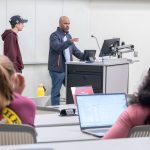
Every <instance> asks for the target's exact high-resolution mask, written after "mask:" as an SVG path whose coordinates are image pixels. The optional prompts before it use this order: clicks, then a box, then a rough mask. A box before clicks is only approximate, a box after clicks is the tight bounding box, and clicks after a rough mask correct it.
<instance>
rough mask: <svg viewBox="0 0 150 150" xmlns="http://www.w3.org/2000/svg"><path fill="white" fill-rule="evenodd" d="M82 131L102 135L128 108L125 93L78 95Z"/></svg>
mask: <svg viewBox="0 0 150 150" xmlns="http://www.w3.org/2000/svg"><path fill="white" fill-rule="evenodd" d="M76 100H77V108H78V115H79V123H80V128H81V131H82V132H84V133H87V134H91V135H94V136H96V137H102V136H104V134H105V133H106V132H107V131H108V130H109V128H110V127H111V126H112V125H113V124H114V123H115V121H116V120H117V118H118V117H119V115H120V114H121V113H122V112H123V111H124V109H125V108H127V101H126V96H125V94H124V93H113V94H93V95H77V96H76Z"/></svg>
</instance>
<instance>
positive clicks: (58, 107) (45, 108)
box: [37, 104, 77, 112]
mask: <svg viewBox="0 0 150 150" xmlns="http://www.w3.org/2000/svg"><path fill="white" fill-rule="evenodd" d="M68 108H75V109H76V108H77V106H76V105H75V104H67V105H56V106H37V109H38V110H42V111H53V112H60V111H61V110H62V109H68Z"/></svg>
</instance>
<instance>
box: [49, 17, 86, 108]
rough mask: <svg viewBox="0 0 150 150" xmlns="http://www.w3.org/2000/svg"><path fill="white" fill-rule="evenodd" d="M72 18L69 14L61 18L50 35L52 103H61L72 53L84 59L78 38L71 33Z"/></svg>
mask: <svg viewBox="0 0 150 150" xmlns="http://www.w3.org/2000/svg"><path fill="white" fill-rule="evenodd" d="M69 26H70V20H69V18H68V17H67V16H62V17H60V19H59V27H58V28H57V30H56V31H55V32H53V33H52V34H51V35H50V48H49V59H48V70H49V74H50V76H51V79H52V89H51V105H59V104H60V89H61V86H62V84H64V85H65V62H69V61H72V54H73V55H74V56H75V57H77V58H79V59H81V60H83V59H84V54H83V53H82V52H81V51H80V50H79V49H78V48H77V47H76V46H75V44H74V42H78V40H79V39H78V38H72V37H71V35H70V34H69Z"/></svg>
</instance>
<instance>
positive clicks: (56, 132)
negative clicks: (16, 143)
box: [36, 125, 99, 143]
mask: <svg viewBox="0 0 150 150" xmlns="http://www.w3.org/2000/svg"><path fill="white" fill-rule="evenodd" d="M36 131H37V134H38V136H37V142H38V143H44V142H64V141H80V140H81V141H82V140H95V139H99V138H97V137H94V136H91V135H88V134H85V133H82V132H81V131H80V126H79V125H72V126H57V127H39V128H36Z"/></svg>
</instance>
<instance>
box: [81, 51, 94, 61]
mask: <svg viewBox="0 0 150 150" xmlns="http://www.w3.org/2000/svg"><path fill="white" fill-rule="evenodd" d="M95 54H96V50H84V58H85V61H94V60H95Z"/></svg>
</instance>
